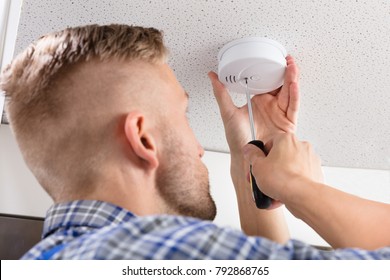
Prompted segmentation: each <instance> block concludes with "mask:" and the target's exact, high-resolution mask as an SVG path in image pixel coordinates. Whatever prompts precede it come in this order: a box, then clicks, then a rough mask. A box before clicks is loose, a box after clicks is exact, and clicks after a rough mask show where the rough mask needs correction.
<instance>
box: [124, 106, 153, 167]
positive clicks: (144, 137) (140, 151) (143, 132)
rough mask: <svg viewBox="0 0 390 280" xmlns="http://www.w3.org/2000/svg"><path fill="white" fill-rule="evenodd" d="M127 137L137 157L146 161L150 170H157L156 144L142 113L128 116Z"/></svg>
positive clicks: (126, 122)
mask: <svg viewBox="0 0 390 280" xmlns="http://www.w3.org/2000/svg"><path fill="white" fill-rule="evenodd" d="M149 128H150V127H149ZM125 135H126V139H127V142H128V143H129V145H130V146H131V148H132V149H133V151H134V153H135V155H136V156H138V157H139V158H140V159H141V160H143V161H145V162H146V163H147V165H148V167H149V168H152V169H155V168H157V167H158V164H159V161H158V158H157V146H156V142H155V141H154V138H153V136H152V134H151V133H150V131H149V130H148V127H146V122H145V117H144V115H143V114H142V113H140V112H131V113H129V114H128V115H127V117H126V121H125Z"/></svg>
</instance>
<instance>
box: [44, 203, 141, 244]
mask: <svg viewBox="0 0 390 280" xmlns="http://www.w3.org/2000/svg"><path fill="white" fill-rule="evenodd" d="M132 217H134V214H132V213H131V212H129V211H127V210H126V209H123V208H121V207H119V206H117V205H114V204H111V203H108V202H103V201H98V200H76V201H72V202H66V203H58V204H54V205H53V206H52V207H50V208H49V210H48V211H47V214H46V218H45V222H44V226H43V235H42V236H43V238H45V237H47V236H48V235H50V234H51V233H53V232H54V231H56V230H58V229H59V228H70V227H90V228H101V227H104V226H108V225H113V224H120V223H123V222H126V221H128V220H129V219H130V218H132Z"/></svg>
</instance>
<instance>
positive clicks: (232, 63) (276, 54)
mask: <svg viewBox="0 0 390 280" xmlns="http://www.w3.org/2000/svg"><path fill="white" fill-rule="evenodd" d="M286 56H287V51H286V49H285V48H284V47H283V46H282V45H281V44H279V43H278V42H276V41H274V40H271V39H268V38H263V37H248V38H242V39H238V40H234V41H232V42H230V43H228V44H226V45H225V46H224V47H223V48H222V49H221V50H220V51H219V53H218V62H219V64H218V77H219V80H220V81H221V82H222V83H223V84H224V85H225V86H226V87H227V88H228V89H229V91H233V92H237V93H244V94H245V91H246V79H247V81H248V90H249V93H250V94H262V93H266V92H270V91H273V90H275V89H277V88H279V87H280V86H282V85H283V80H284V72H285V70H286V66H287V65H286Z"/></svg>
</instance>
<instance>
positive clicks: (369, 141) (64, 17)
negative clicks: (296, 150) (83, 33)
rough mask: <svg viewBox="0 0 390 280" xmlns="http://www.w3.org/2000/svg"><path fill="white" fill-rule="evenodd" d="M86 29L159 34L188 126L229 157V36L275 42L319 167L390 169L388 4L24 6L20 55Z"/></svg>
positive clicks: (30, 2) (358, 0)
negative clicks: (224, 58) (52, 36)
mask: <svg viewBox="0 0 390 280" xmlns="http://www.w3.org/2000/svg"><path fill="white" fill-rule="evenodd" d="M90 23H99V24H106V23H126V24H134V25H142V26H153V27H156V28H158V29H161V30H163V31H164V33H165V41H166V44H167V45H168V47H169V49H170V52H171V58H170V65H171V66H172V68H173V69H174V70H175V72H176V75H177V77H178V79H179V81H180V82H181V83H182V85H183V87H184V88H185V89H186V91H188V92H189V95H190V107H189V118H190V123H191V125H192V127H193V129H194V131H195V133H196V135H197V137H198V139H199V141H200V142H201V144H202V145H203V146H204V147H205V149H207V150H213V151H223V152H228V147H227V143H226V140H225V138H224V131H223V126H222V122H221V120H220V117H219V113H218V107H217V104H216V102H215V100H214V97H213V94H212V90H211V86H210V83H209V81H208V79H207V72H208V71H209V70H216V69H217V53H218V50H219V49H220V48H221V47H222V46H223V45H224V44H226V43H227V42H229V41H231V40H234V39H238V38H242V37H246V36H265V37H268V38H271V39H274V40H276V41H278V42H280V43H281V44H282V45H284V46H285V47H286V49H287V50H288V52H289V53H290V54H292V55H293V56H294V57H295V58H296V61H297V63H298V65H299V67H300V69H301V80H300V81H301V96H302V101H301V111H300V117H299V129H298V135H299V137H300V138H301V139H303V140H307V141H310V142H312V143H313V145H314V147H315V149H316V151H317V152H318V153H319V154H320V155H321V157H322V161H323V164H324V165H327V166H340V167H351V168H373V169H387V170H389V169H390V70H389V65H390V1H387V0H383V1H376V0H372V1H362V0H353V1H352V0H344V1H341V0H340V1H336V0H332V1H330V0H318V1H315V0H313V1H309V0H304V1H291V0H280V1H268V0H239V1H236V0H229V1H221V0H219V1H217V0H208V1H207V0H204V1H178V0H160V1H144V0H142V1H141V0H138V1H137V0H135V1H128V0H120V1H118V0H117V1H109V0H106V1H104V0H100V1H93V0H74V1H70V0H69V1H65V0H55V1H54V0H40V1H35V0H25V1H24V4H23V7H22V14H21V19H20V26H19V31H18V39H17V43H16V52H19V51H21V50H22V49H23V48H24V47H26V46H27V45H28V44H29V43H30V42H31V41H33V40H35V39H36V38H38V37H39V36H40V35H42V34H44V33H47V32H50V31H53V30H59V29H63V28H64V27H67V26H75V25H84V24H90ZM232 95H233V98H234V100H235V102H236V103H237V104H238V105H242V104H244V103H245V99H244V96H241V95H237V94H232Z"/></svg>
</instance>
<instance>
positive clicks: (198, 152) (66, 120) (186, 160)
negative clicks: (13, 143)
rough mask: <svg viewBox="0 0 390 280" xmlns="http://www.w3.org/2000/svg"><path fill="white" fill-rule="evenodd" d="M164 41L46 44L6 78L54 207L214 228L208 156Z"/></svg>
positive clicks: (80, 30) (94, 34)
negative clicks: (105, 204) (85, 205)
mask: <svg viewBox="0 0 390 280" xmlns="http://www.w3.org/2000/svg"><path fill="white" fill-rule="evenodd" d="M166 56H167V50H166V48H165V47H164V44H163V38H162V34H161V33H160V32H159V31H158V30H155V29H153V28H142V27H131V26H126V25H109V26H97V25H91V26H85V27H77V28H68V29H65V30H63V31H61V32H56V33H52V34H49V35H47V36H44V37H42V38H40V39H39V40H38V41H37V42H35V43H34V44H32V45H31V46H29V47H28V48H27V49H26V50H25V51H24V52H23V53H21V54H20V55H19V56H17V57H16V58H15V60H14V61H13V62H12V63H11V65H10V66H8V67H7V68H6V69H5V70H4V72H3V75H2V78H1V87H2V89H3V90H4V91H5V93H6V96H7V102H6V104H7V106H6V109H7V114H8V118H9V119H10V123H11V127H12V129H13V132H14V134H15V137H16V139H17V142H18V144H19V146H20V149H21V151H22V154H23V156H24V159H25V161H26V163H27V165H28V166H29V168H30V169H31V170H32V172H33V173H34V175H35V176H36V178H37V179H38V181H39V182H40V184H41V185H42V186H43V187H44V188H45V190H46V191H47V192H48V193H49V194H50V195H51V196H52V198H53V199H54V200H55V201H57V202H60V201H67V200H71V199H101V200H105V201H109V202H113V203H116V204H119V205H121V206H125V207H126V208H131V209H130V210H133V211H134V212H136V213H137V212H138V213H137V214H152V213H172V214H182V215H190V216H196V217H200V218H204V219H212V218H214V216H215V205H214V202H213V201H212V199H211V197H210V194H209V186H208V175H207V169H206V168H205V166H204V165H203V164H202V162H201V159H200V158H201V156H202V155H203V149H202V148H201V147H200V145H199V144H198V142H197V140H196V139H195V137H194V134H193V132H192V130H191V129H190V127H189V124H188V121H187V119H186V107H187V103H188V100H187V99H188V97H187V95H186V93H185V92H184V90H183V89H182V87H181V86H180V84H179V83H178V81H177V80H176V78H175V75H174V74H173V72H172V70H171V69H170V68H169V67H168V65H167V64H166Z"/></svg>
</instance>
